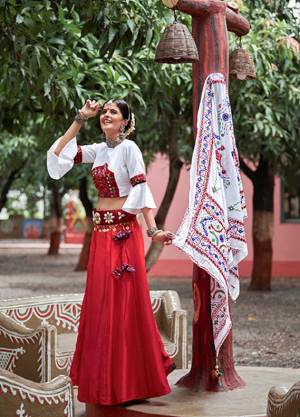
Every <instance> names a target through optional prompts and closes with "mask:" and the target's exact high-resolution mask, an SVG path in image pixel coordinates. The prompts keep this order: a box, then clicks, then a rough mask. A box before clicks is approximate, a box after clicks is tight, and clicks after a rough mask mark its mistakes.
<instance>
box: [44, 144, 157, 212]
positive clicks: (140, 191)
mask: <svg viewBox="0 0 300 417" xmlns="http://www.w3.org/2000/svg"><path fill="white" fill-rule="evenodd" d="M59 140H60V138H59V139H57V140H56V141H55V142H54V144H53V145H52V146H51V148H50V149H49V150H48V153H47V168H48V172H49V175H50V177H51V178H53V179H56V180H58V179H60V178H62V177H63V176H64V175H65V174H66V173H67V172H68V171H70V170H71V169H72V167H73V165H74V163H75V164H78V163H92V164H93V166H92V170H91V174H92V178H93V181H94V184H95V186H96V188H97V190H98V194H99V197H124V196H128V197H127V199H126V201H125V203H124V205H123V207H122V209H123V210H125V211H128V212H129V213H133V214H137V213H138V212H139V210H140V209H142V208H144V207H148V208H156V205H155V202H154V199H153V196H152V193H151V191H150V189H149V187H148V185H147V183H146V172H145V164H144V161H143V155H142V153H141V151H140V149H139V147H138V146H137V144H136V143H135V142H133V141H132V140H129V139H125V140H124V141H123V142H122V143H120V144H119V145H117V146H116V147H115V148H109V147H108V146H107V144H106V142H102V143H93V144H92V145H84V146H80V145H77V141H76V138H73V139H72V140H71V141H70V142H68V143H67V145H66V146H65V147H64V148H63V150H62V151H61V153H60V154H59V156H57V155H55V153H54V150H55V149H56V147H57V145H58V143H59Z"/></svg>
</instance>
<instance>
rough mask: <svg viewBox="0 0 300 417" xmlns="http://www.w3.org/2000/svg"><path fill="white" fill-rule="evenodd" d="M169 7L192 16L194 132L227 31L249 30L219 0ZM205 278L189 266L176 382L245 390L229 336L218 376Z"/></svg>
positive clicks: (224, 69) (224, 53)
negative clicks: (188, 322)
mask: <svg viewBox="0 0 300 417" xmlns="http://www.w3.org/2000/svg"><path fill="white" fill-rule="evenodd" d="M163 2H164V3H165V4H166V5H167V6H168V7H172V8H175V9H178V10H180V11H182V12H184V13H187V14H190V15H191V16H192V29H193V38H194V40H195V43H196V46H197V48H198V53H199V59H200V61H199V62H198V63H195V64H193V120H194V134H195V135H196V129H197V113H198V108H199V102H200V99H201V93H202V89H203V85H204V82H205V79H206V77H207V76H208V75H209V74H211V73H213V72H219V73H222V74H223V75H224V76H225V78H226V80H227V81H228V61H229V49H228V30H229V31H232V32H234V33H236V34H237V35H239V36H243V35H245V34H247V33H248V31H249V29H250V26H249V24H248V22H247V20H246V19H245V18H243V17H242V16H241V15H240V14H239V13H237V12H236V11H234V10H232V9H230V8H229V7H227V5H226V3H225V2H223V1H221V0H163ZM211 279H212V278H211V277H210V275H209V274H208V273H207V272H205V271H204V270H202V269H201V268H199V267H198V266H196V265H195V264H194V267H193V297H194V318H193V354H192V367H191V370H190V372H189V373H188V374H187V375H185V376H184V377H182V378H181V379H180V380H179V381H178V382H177V384H179V385H184V386H186V387H189V388H191V389H193V390H198V389H200V390H207V391H219V390H228V389H235V388H238V387H242V386H244V382H243V381H242V379H241V378H240V377H239V376H238V375H237V373H236V371H235V368H234V362H233V351H232V332H230V333H229V335H228V337H227V339H226V340H225V342H224V343H223V346H222V347H221V350H220V354H219V358H218V366H219V369H220V370H221V371H222V372H223V375H222V376H217V375H216V372H215V366H216V365H217V363H216V362H217V360H216V352H215V347H214V338H213V328H212V322H211V305H210V280H211Z"/></svg>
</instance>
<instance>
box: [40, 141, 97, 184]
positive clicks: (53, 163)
mask: <svg viewBox="0 0 300 417" xmlns="http://www.w3.org/2000/svg"><path fill="white" fill-rule="evenodd" d="M60 139H61V138H59V139H57V140H56V141H55V142H54V143H53V145H52V146H51V148H50V149H49V150H48V152H47V169H48V173H49V175H50V177H51V178H53V179H55V180H59V179H60V178H62V177H63V176H64V175H65V174H66V173H67V172H69V171H70V170H71V169H72V168H73V165H74V164H80V163H93V162H94V161H95V158H96V146H97V144H96V143H94V144H92V145H84V146H80V145H78V144H77V140H76V137H74V138H73V139H71V140H70V142H68V143H67V144H66V146H65V147H64V148H63V149H62V150H61V152H60V154H59V156H57V155H56V154H55V153H54V151H55V149H56V147H57V145H58V144H59V141H60Z"/></svg>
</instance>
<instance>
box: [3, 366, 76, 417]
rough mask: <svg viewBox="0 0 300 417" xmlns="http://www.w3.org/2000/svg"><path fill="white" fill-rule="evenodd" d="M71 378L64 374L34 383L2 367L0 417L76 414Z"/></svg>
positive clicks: (57, 416)
mask: <svg viewBox="0 0 300 417" xmlns="http://www.w3.org/2000/svg"><path fill="white" fill-rule="evenodd" d="M74 415H75V414H74V399H73V389H72V386H71V382H70V379H69V378H68V377H67V376H65V375H61V376H58V377H56V378H55V379H53V380H52V381H51V382H47V383H37V382H32V381H30V380H28V379H25V378H22V377H21V376H19V375H16V374H15V373H12V372H9V371H6V370H4V369H0V416H3V417H16V416H24V417H27V416H28V417H29V416H40V417H74Z"/></svg>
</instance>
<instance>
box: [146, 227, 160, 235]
mask: <svg viewBox="0 0 300 417" xmlns="http://www.w3.org/2000/svg"><path fill="white" fill-rule="evenodd" d="M157 230H158V229H157V227H156V226H152V227H150V228H149V229H148V230H147V236H149V237H152V236H153V235H154V233H155V232H157Z"/></svg>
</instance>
